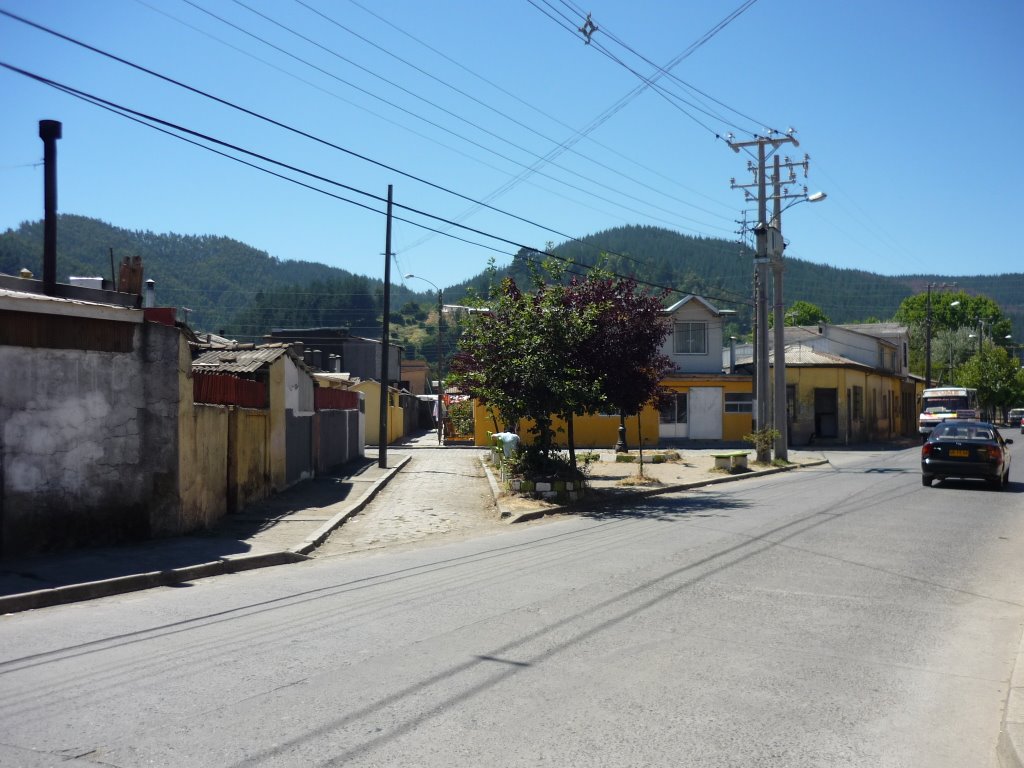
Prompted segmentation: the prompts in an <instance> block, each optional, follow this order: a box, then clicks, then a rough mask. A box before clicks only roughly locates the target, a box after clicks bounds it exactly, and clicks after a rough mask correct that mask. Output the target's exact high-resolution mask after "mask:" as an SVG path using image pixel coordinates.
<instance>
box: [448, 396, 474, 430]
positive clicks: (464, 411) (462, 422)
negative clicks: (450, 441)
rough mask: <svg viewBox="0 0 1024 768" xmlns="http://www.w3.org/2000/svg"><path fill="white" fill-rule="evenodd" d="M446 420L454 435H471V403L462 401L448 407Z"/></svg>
mask: <svg viewBox="0 0 1024 768" xmlns="http://www.w3.org/2000/svg"><path fill="white" fill-rule="evenodd" d="M447 413H448V419H449V420H450V421H451V425H452V430H454V432H455V434H456V435H472V434H473V403H472V402H470V401H469V400H462V401H460V402H458V403H452V404H451V405H450V406H448V412H447Z"/></svg>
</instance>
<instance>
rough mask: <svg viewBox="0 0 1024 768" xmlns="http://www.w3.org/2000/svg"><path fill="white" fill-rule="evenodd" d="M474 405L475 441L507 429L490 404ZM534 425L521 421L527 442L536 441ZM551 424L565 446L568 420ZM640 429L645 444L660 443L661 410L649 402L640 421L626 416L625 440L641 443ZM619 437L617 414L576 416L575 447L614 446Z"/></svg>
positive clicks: (483, 442) (484, 442)
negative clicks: (659, 413) (532, 431)
mask: <svg viewBox="0 0 1024 768" xmlns="http://www.w3.org/2000/svg"><path fill="white" fill-rule="evenodd" d="M473 407H474V410H473V427H474V435H473V442H474V444H475V445H480V446H486V445H489V444H490V442H489V440H490V438H489V436H490V434H491V433H494V432H505V431H508V430H507V429H506V427H505V425H504V424H503V423H502V422H501V421H500V420H498V417H497V414H496V413H493V412H492V411H491V409H490V408H488V407H486V406H483V405H481V404H480V402H479V401H474V402H473ZM532 426H533V421H532V420H530V419H523V420H521V421H520V422H519V429H518V431H517V433H516V434H518V435H520V437H521V438H522V442H523V444H525V445H529V444H531V443H532V442H533V441H534V436H533V435H532V434H530V431H529V430H530V428H531V427H532ZM552 426H553V428H554V430H555V443H556V444H557V445H558V446H559V447H562V448H564V447H565V446H566V445H567V443H568V433H567V432H566V431H565V429H566V425H565V422H564V421H563V420H562V419H559V418H556V419H555V420H554V423H553V424H552ZM640 432H642V433H643V438H644V446H654V445H657V444H658V412H657V411H656V410H655V409H654V408H652V407H650V406H648V407H646V408H644V410H643V411H642V412H641V414H640V418H639V422H638V420H637V417H636V416H630V417H628V418H627V419H626V442H627V444H628V446H629V448H630V449H633V448H636V447H637V446H638V445H639V444H640V442H639V434H640ZM618 439H619V417H618V416H599V415H589V416H588V415H584V416H577V417H576V418H575V419H573V442H574V443H575V446H576V448H614V447H615V443H617V442H618Z"/></svg>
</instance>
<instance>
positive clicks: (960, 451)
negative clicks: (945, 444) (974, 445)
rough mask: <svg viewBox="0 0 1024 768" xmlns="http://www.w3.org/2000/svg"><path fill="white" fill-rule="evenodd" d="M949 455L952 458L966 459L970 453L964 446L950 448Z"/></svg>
mask: <svg viewBox="0 0 1024 768" xmlns="http://www.w3.org/2000/svg"><path fill="white" fill-rule="evenodd" d="M949 455H950V457H951V458H954V459H966V458H967V457H968V456H970V455H971V452H970V451H968V450H966V449H964V448H950V449H949Z"/></svg>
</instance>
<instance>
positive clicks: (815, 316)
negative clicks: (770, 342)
mask: <svg viewBox="0 0 1024 768" xmlns="http://www.w3.org/2000/svg"><path fill="white" fill-rule="evenodd" d="M828 322H830V321H829V319H828V315H826V314H825V311H824V310H823V309H822V308H821V307H819V306H818V305H817V304H811V302H809V301H794V302H793V304H792V305H791V306H790V307H789V309H787V310H786V314H785V323H784V325H789V326H792V325H817V324H818V323H828ZM768 327H769V328H773V327H775V317H774V315H773V314H769V315H768Z"/></svg>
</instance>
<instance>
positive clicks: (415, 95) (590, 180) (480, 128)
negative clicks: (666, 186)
mask: <svg viewBox="0 0 1024 768" xmlns="http://www.w3.org/2000/svg"><path fill="white" fill-rule="evenodd" d="M183 2H185V3H188V4H189V5H191V6H192V7H194V8H196V9H197V10H199V11H202V12H203V13H206V14H208V15H209V16H211V17H213V18H215V19H217V20H218V21H220V22H222V23H224V24H227V25H228V26H230V27H232V28H233V29H236V30H238V31H239V32H242V33H243V34H246V35H249V36H250V37H252V38H253V39H255V40H259V41H260V42H262V43H263V44H265V45H268V46H270V47H272V48H274V49H275V50H277V51H280V52H281V53H284V54H285V55H287V56H291V57H292V58H294V59H296V60H297V61H300V62H302V63H304V64H306V65H307V66H311V67H314V68H315V69H317V70H318V71H320V72H323V73H324V74H326V75H328V76H329V77H333V78H335V79H337V80H338V81H339V82H343V83H345V84H346V85H348V86H349V87H351V88H355V89H356V90H359V91H360V92H362V93H365V94H366V95H368V96H371V97H372V98H375V99H377V100H379V101H384V102H385V103H387V104H388V105H389V106H391V107H393V108H395V109H400V110H401V111H403V112H406V113H407V114H410V115H412V116H414V117H416V118H418V119H421V120H424V121H425V122H427V123H429V124H431V125H433V126H435V127H437V128H439V129H440V130H444V131H447V132H449V133H453V135H456V136H459V138H461V139H463V140H464V141H467V142H469V143H472V144H473V145H474V146H477V147H480V148H481V149H483V150H485V151H487V152H491V153H492V154H495V155H497V156H498V157H501V158H503V159H505V160H508V161H509V162H511V163H514V164H516V165H519V166H521V167H524V168H526V167H527V166H526V165H525V164H523V163H521V162H519V161H517V160H514V159H513V158H510V157H508V156H506V155H502V154H501V153H500V152H497V151H496V150H493V149H491V148H490V147H486V146H484V145H483V144H480V143H479V142H476V141H473V140H472V139H470V138H468V137H465V136H461V135H459V134H454V132H452V131H450V130H449V129H447V128H444V127H443V126H441V125H439V124H437V123H434V122H432V121H430V120H427V119H426V118H423V117H422V116H421V115H419V114H417V113H415V112H411V111H410V110H407V109H405V108H403V107H400V106H398V105H397V104H395V103H393V102H390V101H387V100H386V99H384V98H383V97H381V96H379V95H378V94H375V93H372V92H371V91H368V90H366V89H364V88H360V87H359V86H357V85H355V84H353V83H351V82H349V81H347V80H344V79H343V78H340V77H337V76H336V75H334V74H333V73H330V72H328V71H327V70H325V69H323V68H321V67H318V66H316V65H315V64H312V63H310V62H308V61H306V60H305V59H302V58H301V57H298V56H296V55H295V54H293V53H291V52H289V51H287V50H285V49H284V48H281V47H280V46H278V45H275V44H274V43H271V42H270V41H268V40H266V39H264V38H262V37H260V36H259V35H256V34H255V33H253V32H250V31H248V30H246V29H244V28H243V27H241V26H239V25H237V24H235V23H234V22H231V21H228V20H227V19H224V18H223V17H221V16H218V15H217V14H215V13H213V12H211V11H209V10H207V9H205V8H203V7H202V6H200V5H198V4H197V3H196V2H194V0H183ZM234 2H235V3H236V4H238V5H240V6H242V7H243V8H246V9H247V10H250V11H252V12H253V13H255V14H256V15H258V16H260V17H261V18H263V19H265V20H267V21H268V22H270V23H272V24H274V25H276V26H278V27H280V28H281V29H284V30H285V31H287V32H289V33H291V34H293V35H295V36H296V37H298V38H300V39H302V40H305V41H306V42H308V43H310V44H311V45H314V46H316V47H317V48H319V49H321V50H323V51H325V52H326V53H329V54H331V55H332V56H335V57H337V58H339V59H341V60H342V61H344V62H347V63H348V64H351V65H352V66H354V67H356V68H357V69H359V70H361V71H363V72H365V73H367V74H369V75H370V76H372V77H375V78H377V79H378V80H381V81H382V82H385V83H387V84H388V85H390V86H392V87H394V88H397V89H398V90H400V91H402V92H403V93H405V94H407V95H409V96H411V97H413V98H414V99H417V100H419V101H422V102H423V103H425V104H428V105H429V106H431V107H433V108H434V109H437V110H439V111H441V112H443V113H444V114H446V115H448V116H450V117H453V118H455V119H456V120H459V121H461V122H463V123H465V124H466V125H469V126H471V127H472V128H475V129H476V130H478V131H481V132H482V133H484V134H486V135H488V136H490V137H492V138H495V139H497V140H499V141H502V142H504V143H505V144H508V145H509V146H511V147H513V148H515V149H517V150H519V151H520V152H523V153H524V154H527V155H531V156H533V157H534V158H537V159H538V160H542V158H541V157H540V155H537V154H536V153H534V152H531V151H530V150H529V149H527V148H526V147H523V146H521V145H519V144H517V143H515V142H514V141H511V140H510V139H507V138H505V137H503V136H501V135H499V134H497V133H495V132H494V131H491V130H489V129H487V128H484V127H483V126H481V125H479V124H477V123H474V122H473V121H471V120H468V119H467V118H464V117H462V116H461V115H459V114H457V113H455V112H453V111H451V110H449V109H447V108H445V107H443V106H441V105H439V104H437V103H436V102H433V101H431V100H429V99H427V98H426V97H424V96H422V95H420V94H418V93H416V92H415V91H412V90H410V89H408V88H405V87H404V86H402V85H399V84H398V83H395V82H394V81H393V80H389V79H387V78H386V77H383V76H382V75H380V74H378V73H376V72H374V71H372V70H370V69H368V68H367V67H364V66H362V65H361V64H358V63H357V62H355V61H352V60H351V59H349V58H347V57H345V56H342V55H341V54H339V53H337V52H336V51H333V50H331V49H330V48H328V47H326V46H324V45H322V44H320V43H318V42H316V41H315V40H313V39H312V38H310V37H308V36H306V35H304V34H302V33H300V32H296V31H295V30H293V29H291V28H290V27H288V26H287V25H284V24H282V23H281V22H279V21H276V20H274V19H273V18H271V17H270V16H267V15H266V14H264V13H261V12H260V11H257V10H255V9H252V8H250V7H249V6H247V5H245V4H244V3H242V2H241V0H234ZM547 162H550V163H551V164H552V165H554V166H555V167H556V168H558V169H559V170H562V171H565V172H566V173H569V174H570V175H572V176H576V177H578V178H580V179H582V180H583V181H586V182H588V183H590V184H594V185H596V186H598V187H601V188H603V189H606V190H608V191H610V192H614V193H616V194H619V195H622V196H623V197H625V198H627V199H630V200H634V201H636V202H639V203H642V204H644V205H647V206H650V207H652V208H654V209H656V210H660V211H662V212H664V213H669V214H673V213H675V212H674V211H671V210H669V209H668V208H664V207H662V206H659V205H657V204H655V203H652V202H650V201H647V200H641V199H640V198H637V197H636V196H634V195H627V194H625V193H623V192H622V190H621V189H619V188H618V187H613V186H611V185H610V184H605V183H604V182H601V181H598V180H597V179H594V178H591V177H590V176H587V175H585V174H582V173H580V172H578V171H574V170H572V169H571V168H567V167H565V166H563V165H559V164H557V163H554V162H552V161H550V160H548V161H547ZM531 170H532V168H531ZM536 172H539V171H536ZM541 175H542V176H544V177H545V178H549V179H551V180H552V181H556V182H558V183H560V184H565V185H566V186H568V187H570V188H571V189H575V190H577V191H579V192H583V193H584V194H589V195H591V196H593V197H597V198H598V199H601V200H605V201H606V202H610V203H612V204H618V205H621V204H620V203H615V202H614V201H612V200H609V199H608V198H604V197H602V196H600V195H597V194H595V193H594V192H592V191H591V190H588V189H586V188H584V187H580V186H578V185H575V184H570V183H568V182H566V181H565V180H563V179H559V178H557V177H555V176H552V175H550V174H545V173H541ZM659 194H664V193H661V192H659ZM474 203H475V204H476V205H482V206H484V207H486V208H490V209H491V210H496V211H500V209H497V208H493V207H492V206H490V205H488V204H486V203H483V202H479V201H474ZM622 207H624V208H626V209H627V210H631V211H633V212H634V213H637V214H639V215H641V216H643V215H647V216H649V217H650V218H652V219H655V220H658V221H662V222H663V223H667V224H669V225H670V226H676V225H674V224H672V223H671V222H667V221H665V220H664V219H658V218H657V217H655V216H650V214H644V213H643V212H642V211H639V210H636V209H632V208H629V207H628V206H622ZM709 213H710V212H709ZM712 215H715V216H717V215H719V214H714V213H712ZM680 218H682V219H683V220H687V221H693V222H694V223H696V224H700V225H702V226H704V227H707V228H709V229H721V228H720V227H716V226H715V225H713V224H708V223H707V222H701V221H697V220H695V219H691V218H689V217H687V216H680ZM723 218H724V217H723ZM681 228H683V229H685V228H686V227H681ZM549 231H553V230H549ZM555 234H558V235H559V236H560V237H568V236H567V235H565V234H563V233H560V232H555ZM570 239H571V238H570Z"/></svg>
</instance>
